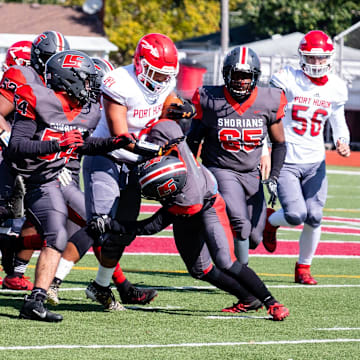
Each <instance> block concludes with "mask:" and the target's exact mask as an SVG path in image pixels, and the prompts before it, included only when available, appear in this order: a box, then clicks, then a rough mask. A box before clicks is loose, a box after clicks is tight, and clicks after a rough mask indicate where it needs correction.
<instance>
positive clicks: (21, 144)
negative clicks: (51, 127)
mask: <svg viewBox="0 0 360 360" xmlns="http://www.w3.org/2000/svg"><path fill="white" fill-rule="evenodd" d="M36 129H37V124H36V122H35V121H34V120H32V119H29V118H27V117H24V116H22V115H20V114H18V113H16V114H15V122H14V125H13V127H12V131H11V137H10V142H9V147H8V155H9V157H10V158H12V159H19V158H24V157H30V158H31V157H36V156H39V155H46V154H52V153H56V152H58V151H60V147H59V144H58V142H57V141H56V140H51V141H41V140H32V138H33V136H34V135H35V133H36Z"/></svg>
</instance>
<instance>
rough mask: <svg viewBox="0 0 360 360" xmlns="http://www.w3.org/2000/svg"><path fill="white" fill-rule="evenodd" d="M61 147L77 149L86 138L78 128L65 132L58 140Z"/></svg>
mask: <svg viewBox="0 0 360 360" xmlns="http://www.w3.org/2000/svg"><path fill="white" fill-rule="evenodd" d="M58 143H59V145H60V149H61V150H62V151H65V150H68V149H75V148H77V147H80V146H82V145H83V144H84V139H83V137H82V135H81V132H80V131H79V130H77V129H74V130H71V131H67V132H65V133H64V134H63V135H62V136H61V137H60V139H59V140H58Z"/></svg>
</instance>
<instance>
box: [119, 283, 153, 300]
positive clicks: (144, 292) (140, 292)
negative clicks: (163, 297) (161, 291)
mask: <svg viewBox="0 0 360 360" xmlns="http://www.w3.org/2000/svg"><path fill="white" fill-rule="evenodd" d="M117 290H118V292H119V295H120V298H121V302H122V303H123V304H138V305H146V304H149V303H150V302H151V301H153V300H154V298H155V297H156V296H157V295H158V293H157V291H156V290H154V289H139V288H137V287H135V286H131V287H130V288H129V290H128V291H127V292H126V293H124V291H122V290H121V289H120V287H118V286H117Z"/></svg>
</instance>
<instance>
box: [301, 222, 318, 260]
mask: <svg viewBox="0 0 360 360" xmlns="http://www.w3.org/2000/svg"><path fill="white" fill-rule="evenodd" d="M320 236H321V226H318V227H316V228H313V227H312V226H310V225H307V224H304V229H303V231H302V232H301V235H300V240H299V247H300V252H299V264H304V265H311V261H312V259H313V257H314V255H315V251H316V248H317V246H318V244H319V241H320Z"/></svg>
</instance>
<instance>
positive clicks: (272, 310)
mask: <svg viewBox="0 0 360 360" xmlns="http://www.w3.org/2000/svg"><path fill="white" fill-rule="evenodd" d="M267 312H268V314H269V315H271V316H272V319H273V320H274V321H282V320H284V319H285V318H286V317H288V316H289V315H290V313H289V309H287V308H286V307H285V306H284V305H282V304H279V303H278V302H277V303H275V304H273V305H270V306H269V309H268V311H267Z"/></svg>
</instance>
